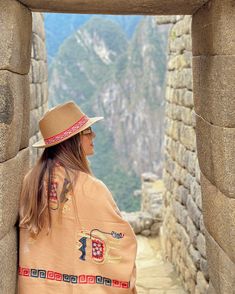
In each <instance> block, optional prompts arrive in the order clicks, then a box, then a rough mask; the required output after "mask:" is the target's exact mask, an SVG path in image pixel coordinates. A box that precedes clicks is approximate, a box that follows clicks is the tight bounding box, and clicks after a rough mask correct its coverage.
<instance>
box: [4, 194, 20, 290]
mask: <svg viewBox="0 0 235 294" xmlns="http://www.w3.org/2000/svg"><path fill="white" fill-rule="evenodd" d="M11 196H12V195H11ZM16 239H17V236H16V230H15V228H11V230H10V231H9V232H8V233H7V234H6V235H5V236H4V237H3V238H1V239H0V260H1V266H0V277H1V282H0V293H2V294H15V293H16V277H17V240H16Z"/></svg>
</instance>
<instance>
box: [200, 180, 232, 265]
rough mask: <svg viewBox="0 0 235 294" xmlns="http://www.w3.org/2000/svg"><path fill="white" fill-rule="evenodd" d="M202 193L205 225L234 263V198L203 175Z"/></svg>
mask: <svg viewBox="0 0 235 294" xmlns="http://www.w3.org/2000/svg"><path fill="white" fill-rule="evenodd" d="M202 194H203V197H202V206H203V216H204V223H205V227H206V229H207V231H208V232H209V233H210V235H211V236H212V237H213V238H214V239H215V241H216V242H217V243H218V244H219V246H220V247H221V248H222V249H223V250H224V251H225V252H226V254H227V255H228V256H229V258H230V259H231V260H232V261H233V262H234V263H235V247H234V244H235V199H234V198H229V197H226V196H225V195H223V194H222V193H221V192H220V191H219V190H218V189H217V188H216V187H215V186H214V185H212V184H211V183H210V181H208V180H207V179H206V178H205V177H204V176H203V175H202Z"/></svg>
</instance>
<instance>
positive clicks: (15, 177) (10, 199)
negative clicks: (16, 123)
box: [0, 148, 29, 239]
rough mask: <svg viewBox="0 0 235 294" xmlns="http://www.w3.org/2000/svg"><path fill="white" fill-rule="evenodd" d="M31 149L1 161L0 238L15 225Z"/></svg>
mask: <svg viewBox="0 0 235 294" xmlns="http://www.w3.org/2000/svg"><path fill="white" fill-rule="evenodd" d="M28 163H29V149H28V148H27V149H23V150H22V151H20V152H19V153H18V154H17V156H16V157H14V158H12V159H10V160H7V161H5V162H3V163H0V178H1V182H0V207H1V210H0V239H1V238H3V236H4V235H6V233H7V232H9V231H10V230H11V228H12V227H13V226H14V225H15V223H16V220H17V217H18V208H19V197H20V191H21V185H22V181H23V177H24V175H25V174H26V172H27V171H28V168H29V165H28Z"/></svg>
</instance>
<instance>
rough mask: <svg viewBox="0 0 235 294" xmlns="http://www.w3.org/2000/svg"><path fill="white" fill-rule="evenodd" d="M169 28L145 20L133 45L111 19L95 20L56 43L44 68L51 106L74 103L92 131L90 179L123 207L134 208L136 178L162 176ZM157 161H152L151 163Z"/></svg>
mask: <svg viewBox="0 0 235 294" xmlns="http://www.w3.org/2000/svg"><path fill="white" fill-rule="evenodd" d="M166 39H167V30H165V31H163V32H159V30H158V28H157V25H156V23H155V20H154V18H153V17H145V18H143V20H142V21H141V23H140V24H139V25H138V27H137V29H136V31H135V32H134V34H133V37H132V39H131V40H128V38H127V36H126V34H125V32H124V31H123V29H122V28H121V27H120V25H118V24H117V23H115V22H112V21H110V20H108V19H104V18H100V17H93V18H91V19H89V20H88V21H87V22H86V23H85V24H84V25H83V26H82V27H81V28H80V29H79V30H78V31H76V32H75V33H74V34H72V35H71V36H70V37H68V38H67V39H66V40H65V41H64V42H63V44H62V45H61V46H60V48H59V50H58V53H57V55H56V56H55V58H54V60H53V62H52V64H51V66H50V68H49V91H50V95H49V97H50V104H51V106H53V105H55V104H58V103H61V102H64V101H67V100H74V101H75V102H77V103H78V104H79V105H80V106H81V108H82V110H83V111H84V112H86V113H87V114H88V115H89V116H93V115H98V116H100V115H103V116H105V120H104V121H103V122H100V123H98V124H96V125H95V126H94V130H95V132H96V135H97V136H96V139H95V150H96V155H95V156H93V157H92V158H90V161H91V166H92V169H93V171H94V174H95V175H96V176H97V177H98V178H100V179H101V180H103V181H104V182H105V184H106V185H107V186H108V187H109V188H110V190H111V191H112V192H113V195H114V198H115V199H116V201H117V203H118V206H119V208H120V209H121V210H126V211H133V210H137V209H139V206H140V203H139V199H138V198H135V197H133V191H134V190H136V189H139V188H140V175H141V173H142V172H145V171H154V172H159V171H160V161H161V152H160V150H161V144H162V118H163V110H164V109H163V87H164V72H165V67H166V53H165V48H166ZM156 158H157V160H156Z"/></svg>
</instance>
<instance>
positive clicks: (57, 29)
mask: <svg viewBox="0 0 235 294" xmlns="http://www.w3.org/2000/svg"><path fill="white" fill-rule="evenodd" d="M94 16H95V15H94V14H71V13H70V14H66V13H44V22H45V30H46V36H47V38H46V43H47V54H48V62H49V63H51V61H52V59H53V58H54V56H55V55H56V54H57V51H58V48H59V47H60V45H61V44H62V43H63V41H64V40H65V39H66V38H67V37H68V36H70V35H71V34H73V33H74V32H76V31H77V30H78V29H79V28H80V27H81V26H82V25H84V24H85V23H86V22H87V21H88V20H89V19H90V18H92V17H94ZM100 17H102V18H105V19H109V20H112V21H113V22H115V23H117V24H119V25H120V26H121V27H122V29H123V31H124V32H125V33H126V36H127V38H128V39H129V38H131V36H132V34H133V32H134V31H135V28H136V26H137V25H138V23H139V22H140V20H141V19H142V16H140V15H131V16H128V15H100Z"/></svg>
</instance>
